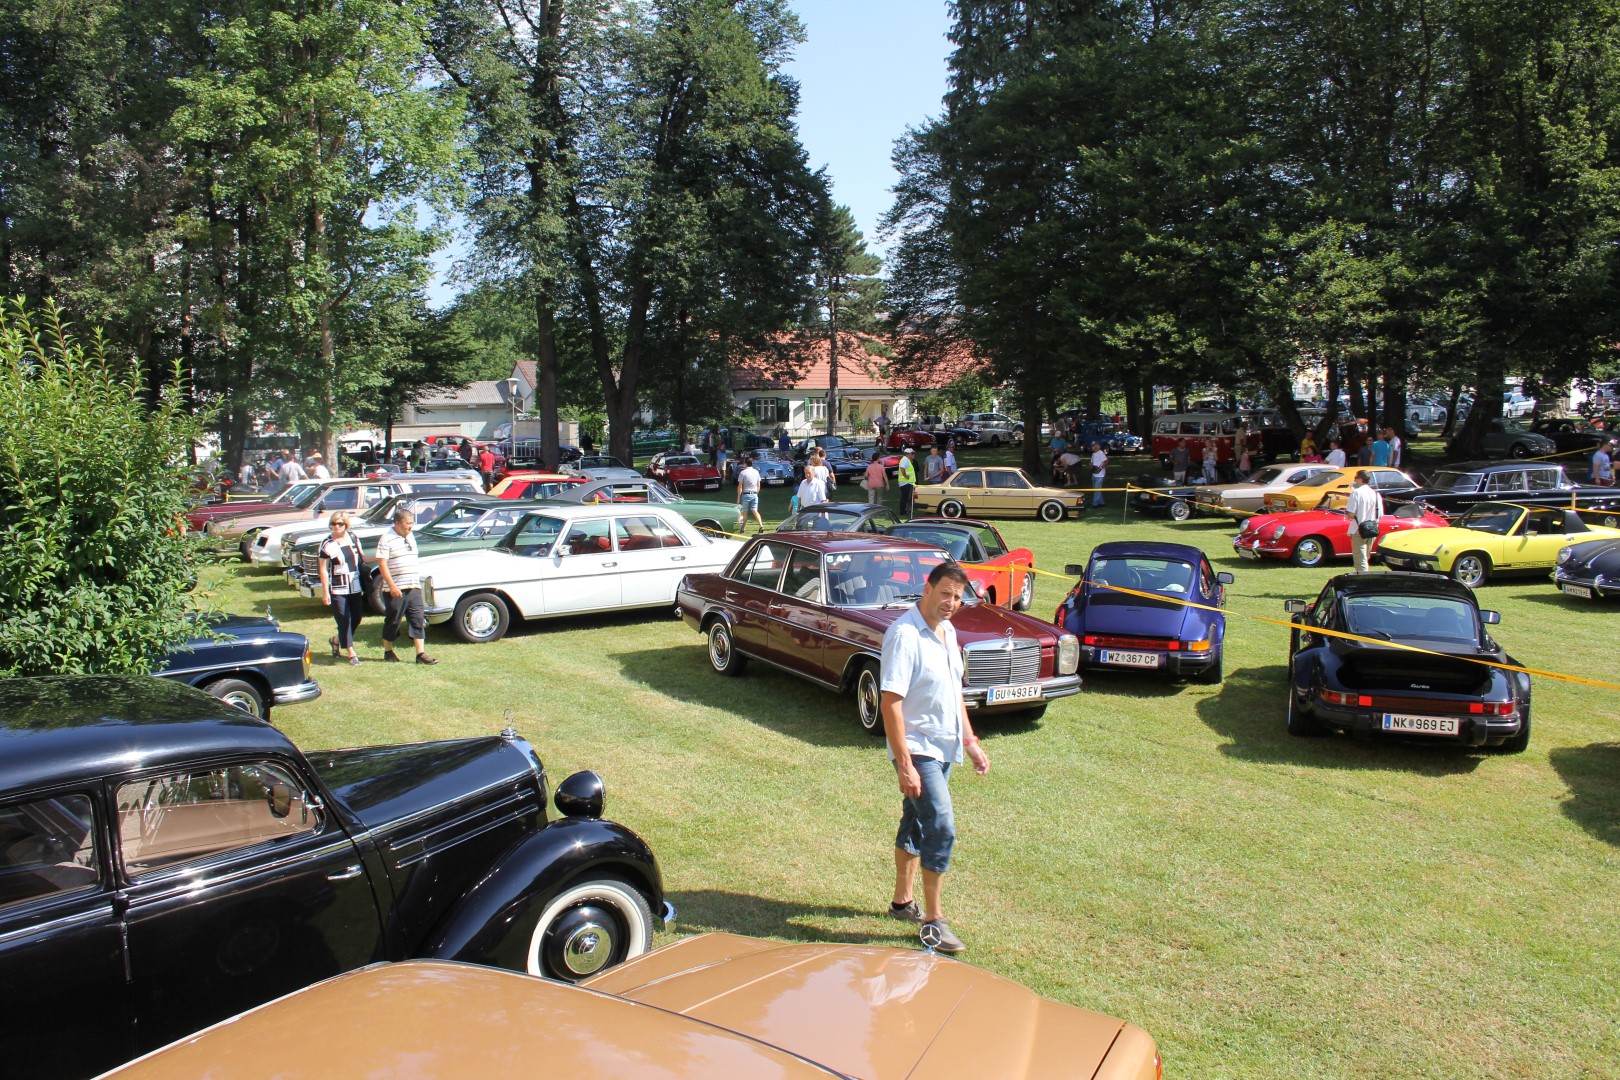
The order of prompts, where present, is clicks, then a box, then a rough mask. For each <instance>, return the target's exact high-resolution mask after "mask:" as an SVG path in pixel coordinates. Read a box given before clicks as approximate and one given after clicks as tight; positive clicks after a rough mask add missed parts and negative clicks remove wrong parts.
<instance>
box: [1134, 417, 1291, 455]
mask: <svg viewBox="0 0 1620 1080" xmlns="http://www.w3.org/2000/svg"><path fill="white" fill-rule="evenodd" d="M1239 425H1242V426H1243V427H1244V428H1245V429H1247V431H1248V433H1249V437H1248V444H1249V455H1250V459H1251V462H1252V464H1254V465H1256V466H1258V465H1260V464H1263V463H1265V462H1269V461H1276V460H1278V459H1280V458H1288V459H1290V460H1293V461H1298V460H1299V440H1298V439H1297V438H1295V437H1294V433H1293V431H1292V430H1290V429H1289V427H1288V425H1287V424H1286V423H1285V422H1284V421H1283V418H1282V417H1281V416H1279V415H1278V414H1277V413H1271V412H1264V413H1233V412H1227V413H1207V412H1194V413H1166V414H1165V415H1163V416H1160V417H1159V418H1157V419H1156V420H1154V421H1153V447H1152V452H1153V456H1154V457H1157V458H1158V459H1159V462H1160V463H1161V464H1162V465H1164V466H1165V468H1169V467H1170V451H1172V450H1174V449H1175V447H1176V441H1177V440H1178V439H1186V440H1187V449H1188V451H1189V452H1190V453H1191V454H1192V459H1193V460H1194V461H1201V460H1203V452H1202V451H1201V450H1200V449H1198V445H1195V444H1202V443H1203V442H1204V440H1206V439H1214V440H1215V445H1216V447H1217V448H1218V449H1217V454H1216V458H1215V460H1216V461H1218V462H1220V463H1221V464H1223V465H1224V464H1226V463H1227V462H1229V461H1232V460H1233V458H1235V457H1236V452H1235V451H1234V449H1233V446H1234V442H1235V437H1236V435H1237V431H1238V426H1239Z"/></svg>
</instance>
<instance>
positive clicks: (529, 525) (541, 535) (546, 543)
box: [511, 514, 563, 555]
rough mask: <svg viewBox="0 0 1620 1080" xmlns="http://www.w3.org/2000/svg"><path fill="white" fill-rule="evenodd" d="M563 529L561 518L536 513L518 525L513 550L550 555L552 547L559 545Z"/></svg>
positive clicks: (515, 551)
mask: <svg viewBox="0 0 1620 1080" xmlns="http://www.w3.org/2000/svg"><path fill="white" fill-rule="evenodd" d="M562 529H563V522H562V521H561V520H559V519H557V518H554V517H546V516H544V515H542V514H536V515H535V516H533V517H531V518H528V519H526V520H525V521H524V522H523V524H522V525H520V526H519V527H518V530H517V535H516V536H514V537H513V538H512V541H511V542H512V552H513V554H515V555H550V554H551V550H552V548H554V547H555V546H556V545H557V538H558V537H559V536H560V535H562Z"/></svg>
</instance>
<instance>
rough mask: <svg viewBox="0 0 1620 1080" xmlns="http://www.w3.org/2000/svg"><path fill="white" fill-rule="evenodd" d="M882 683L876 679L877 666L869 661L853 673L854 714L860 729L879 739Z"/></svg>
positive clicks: (881, 720)
mask: <svg viewBox="0 0 1620 1080" xmlns="http://www.w3.org/2000/svg"><path fill="white" fill-rule="evenodd" d="M882 706H883V683H882V681H881V680H880V679H879V677H878V666H877V664H875V663H873V662H872V661H871V660H866V661H863V662H862V663H861V666H860V668H859V669H857V670H856V672H855V712H856V718H857V719H859V720H860V722H861V729H862V730H863V731H865V732H866V733H867V734H868V735H876V736H879V737H880V738H881V737H882V735H883V734H884V732H883V711H882Z"/></svg>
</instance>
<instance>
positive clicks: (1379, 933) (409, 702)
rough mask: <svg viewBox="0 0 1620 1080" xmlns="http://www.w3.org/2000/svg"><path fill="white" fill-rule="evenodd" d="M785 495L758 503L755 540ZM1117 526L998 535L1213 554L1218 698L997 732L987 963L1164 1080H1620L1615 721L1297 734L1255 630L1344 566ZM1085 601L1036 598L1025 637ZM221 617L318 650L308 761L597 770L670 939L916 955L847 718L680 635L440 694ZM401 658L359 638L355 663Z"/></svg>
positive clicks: (982, 924)
mask: <svg viewBox="0 0 1620 1080" xmlns="http://www.w3.org/2000/svg"><path fill="white" fill-rule="evenodd" d="M969 453H971V454H973V460H976V461H981V462H982V461H986V460H991V459H992V458H993V457H994V458H996V459H1002V460H1007V461H1009V462H1010V461H1011V452H1009V451H1002V452H1001V453H1000V454H999V455H992V454H990V453H988V452H987V453H983V454H977V453H974V452H971V451H970V452H969ZM964 456H966V455H964ZM1138 464H1140V465H1142V466H1143V467H1137V466H1138ZM1120 466H1123V467H1120ZM1142 471H1146V469H1145V461H1143V462H1140V463H1139V462H1122V463H1119V464H1118V465H1116V468H1115V469H1114V471H1113V475H1114V477H1115V478H1116V480H1118V479H1123V478H1126V477H1134V476H1135V475H1137V473H1138V472H1142ZM851 494H852V495H856V496H859V495H861V494H863V493H861V492H859V490H858V489H857V490H856V491H854V492H852V493H851ZM730 496H731V492H730V489H728V490H727V492H726V497H727V498H729V497H730ZM786 496H787V493H786V492H784V491H782V490H780V489H777V490H773V491H770V492H768V493H767V495H766V499H765V503H766V511H767V515H766V516H767V519H768V520H771V514H772V513H774V514H775V515H776V516H777V517H780V516H781V514H782V512H783V510H784V509H785V505H786ZM1120 503H1121V496H1120V495H1118V494H1114V495H1111V496H1110V506H1109V508H1108V509H1107V510H1106V511H1104V512H1102V513H1093V514H1090V515H1088V516H1087V517H1086V518H1085V519H1084V520H1083V521H1078V522H1077V521H1069V522H1066V523H1062V524H1052V525H1046V524H1040V523H1036V522H1006V523H1004V524H1003V532H1004V534H1005V535H1006V537H1007V539H1008V540H1009V541H1010V542H1013V543H1017V544H1024V545H1027V546H1028V547H1030V548H1031V549H1033V550H1034V552H1035V553H1036V557H1037V560H1038V565H1040V566H1041V567H1043V568H1046V569H1051V570H1055V571H1060V570H1061V569H1062V567H1063V564H1064V563H1066V562H1079V561H1083V560H1084V558H1085V557H1086V555H1087V554H1088V553H1089V551H1090V549H1091V547H1092V546H1093V545H1094V544H1096V543H1099V542H1101V541H1105V540H1115V539H1126V538H1144V539H1158V540H1171V541H1178V542H1183V543H1193V544H1197V545H1199V546H1201V547H1203V548H1204V549H1205V550H1206V551H1208V552H1209V553H1210V555H1211V556H1212V558H1213V560H1214V561H1215V563H1216V564H1217V567H1218V568H1219V569H1225V570H1230V571H1232V572H1233V573H1234V574H1235V575H1236V578H1237V580H1236V583H1235V584H1234V585H1233V586H1232V587H1231V590H1230V610H1231V613H1232V616H1233V619H1232V622H1231V625H1230V628H1229V632H1228V645H1227V647H1228V650H1229V652H1228V657H1227V660H1226V673H1227V677H1226V682H1225V684H1224V685H1221V686H1194V685H1181V684H1176V683H1169V682H1165V681H1162V680H1160V679H1156V678H1153V677H1143V676H1127V675H1119V676H1112V677H1110V676H1106V675H1097V676H1094V677H1090V678H1088V680H1087V683H1086V689H1085V691H1084V692H1083V693H1082V694H1081V695H1079V696H1077V697H1073V698H1069V699H1065V700H1063V701H1060V702H1056V703H1054V704H1053V705H1052V707H1051V708H1050V710H1049V711H1048V712H1047V714H1046V717H1045V719H1044V720H1042V721H1041V722H1040V723H1038V724H1018V723H1009V722H996V721H993V720H984V721H981V722H980V723H979V725H978V726H979V731H980V734H981V735H982V736H983V737H984V742H985V745H986V747H987V748H988V750H989V752H990V755H991V758H992V770H991V772H990V774H989V775H988V776H987V777H984V778H977V777H974V776H972V775H971V773H970V772H968V771H966V770H964V771H963V772H962V773H960V774H959V776H958V779H957V780H956V783H955V785H954V790H955V794H956V798H957V804H958V824H959V829H960V833H961V836H960V841H959V844H958V848H957V857H956V860H955V862H954V863H953V867H952V872H951V875H950V878H949V884H948V891H947V898H946V899H947V910H948V912H949V913H950V914H951V916H952V918H953V923H954V925H955V927H956V929H957V930H958V931H959V932H960V933H961V935H962V936H963V937H964V938H965V939H966V940H967V942H968V944H969V951H968V953H967V954H966V959H967V960H968V961H969V962H971V963H974V964H977V965H980V966H982V967H985V968H987V969H989V970H991V971H995V972H999V973H1001V974H1004V975H1007V976H1009V977H1011V978H1013V979H1017V980H1019V981H1020V982H1023V983H1025V984H1027V985H1029V986H1030V987H1032V988H1034V989H1035V990H1037V991H1039V992H1040V993H1043V994H1047V995H1050V996H1052V997H1054V998H1057V999H1059V1000H1061V1001H1065V1002H1069V1003H1072V1004H1075V1005H1082V1006H1085V1007H1088V1008H1093V1009H1097V1010H1100V1011H1103V1012H1108V1013H1112V1014H1115V1015H1118V1016H1123V1017H1126V1018H1128V1019H1130V1020H1132V1021H1134V1022H1136V1023H1138V1024H1141V1025H1142V1026H1143V1027H1145V1028H1146V1029H1147V1030H1148V1031H1149V1032H1151V1033H1152V1034H1153V1035H1154V1036H1155V1037H1156V1038H1157V1039H1158V1040H1159V1043H1160V1045H1161V1047H1162V1049H1163V1051H1164V1053H1165V1056H1166V1064H1167V1071H1168V1073H1170V1074H1172V1075H1176V1076H1190V1077H1242V1078H1251V1077H1271V1076H1278V1077H1281V1076H1301V1075H1303V1076H1312V1077H1368V1076H1400V1077H1406V1076H1433V1077H1463V1076H1492V1077H1497V1076H1501V1077H1509V1076H1523V1077H1531V1076H1537V1077H1539V1076H1553V1075H1559V1076H1571V1075H1574V1076H1620V1027H1617V1019H1616V1017H1617V1015H1620V974H1617V972H1620V963H1617V961H1620V919H1617V918H1616V903H1615V898H1616V895H1617V893H1620V852H1617V845H1620V723H1617V721H1616V713H1617V712H1620V709H1617V708H1616V706H1617V704H1620V700H1617V696H1616V693H1615V692H1612V691H1607V690H1602V689H1596V688H1589V687H1582V686H1579V685H1575V684H1568V683H1559V682H1554V681H1551V680H1546V679H1539V680H1537V681H1536V687H1535V695H1536V714H1535V715H1536V728H1535V733H1534V737H1533V739H1532V742H1531V745H1530V749H1529V751H1528V752H1526V753H1525V754H1523V755H1520V756H1497V755H1491V754H1484V753H1466V752H1459V751H1457V750H1455V749H1452V748H1448V747H1445V746H1412V745H1378V744H1368V743H1358V742H1353V741H1349V740H1346V739H1342V738H1334V739H1322V740H1298V739H1292V738H1289V737H1288V736H1287V735H1286V734H1284V732H1283V677H1284V670H1285V663H1286V650H1287V631H1286V630H1284V629H1283V628H1281V627H1278V626H1273V625H1268V624H1265V623H1261V622H1258V621H1253V620H1249V619H1246V618H1243V616H1248V615H1260V616H1267V617H1281V616H1282V601H1283V600H1285V599H1287V598H1290V597H1300V598H1305V597H1309V596H1313V595H1314V594H1315V593H1316V592H1317V591H1318V589H1319V588H1320V587H1321V583H1322V582H1323V580H1324V579H1325V578H1326V577H1327V576H1328V575H1329V573H1332V572H1338V571H1337V569H1335V570H1333V571H1323V570H1318V571H1307V570H1299V569H1294V568H1292V567H1288V566H1283V565H1272V564H1269V563H1268V564H1265V565H1258V566H1257V565H1254V564H1251V563H1247V562H1241V561H1239V560H1238V559H1237V558H1236V557H1235V556H1234V555H1233V554H1232V550H1231V545H1230V536H1231V534H1232V533H1233V531H1234V526H1233V525H1232V524H1231V523H1228V522H1212V521H1209V520H1207V519H1194V520H1193V521H1191V522H1188V523H1186V524H1184V525H1180V526H1175V525H1171V524H1170V523H1168V522H1166V521H1163V520H1158V519H1141V518H1137V517H1135V516H1134V515H1130V516H1125V520H1123V521H1122V516H1124V515H1122V513H1121V510H1120ZM1343 568H1344V569H1348V565H1346V566H1345V567H1343ZM1067 588H1068V585H1067V583H1066V582H1064V581H1060V580H1057V579H1054V578H1042V579H1041V584H1040V587H1039V589H1038V591H1037V593H1036V602H1035V608H1034V614H1037V615H1040V616H1042V617H1048V618H1049V617H1050V614H1051V612H1052V610H1053V608H1054V607H1055V606H1056V605H1057V603H1058V602H1059V600H1060V599H1061V598H1062V596H1063V594H1064V593H1065V592H1066V590H1067ZM214 595H215V598H216V599H217V600H218V601H219V602H220V603H221V604H222V606H223V607H224V608H226V609H228V610H233V611H247V610H251V611H258V612H262V611H263V610H264V609H265V607H266V605H267V604H268V605H271V606H272V607H273V609H274V612H275V614H276V615H277V616H278V617H280V618H281V619H282V620H283V622H284V623H285V624H286V625H287V626H288V627H290V628H292V629H296V630H301V631H303V632H305V633H307V634H308V635H309V636H310V638H311V640H312V641H313V642H315V643H316V644H317V647H316V655H317V672H316V674H317V677H318V678H319V679H320V680H321V683H322V686H323V688H324V690H325V693H324V695H323V696H322V697H321V699H320V700H318V701H316V702H313V703H310V704H306V705H298V706H292V707H288V708H285V709H281V710H278V711H277V713H276V716H275V720H276V722H277V724H278V725H279V726H280V727H282V728H283V729H285V730H286V731H287V732H288V733H289V734H291V735H292V737H293V738H294V739H295V740H297V741H298V742H299V743H300V744H301V745H303V746H305V747H307V748H311V749H314V748H323V747H335V746H345V745H355V744H363V743H375V742H391V741H406V740H414V739H431V738H443V737H447V736H460V735H474V734H482V733H490V732H494V731H496V730H498V729H499V728H500V727H501V726H502V725H503V723H504V722H505V721H506V717H507V714H508V713H510V714H511V718H512V722H513V723H514V724H515V726H516V727H517V728H518V729H519V730H520V731H521V732H522V733H523V734H524V735H525V736H527V737H528V738H529V739H530V740H531V741H532V742H533V743H534V744H535V746H536V747H537V748H538V749H539V751H540V753H541V755H542V756H543V757H544V758H545V760H546V763H547V766H548V769H549V770H550V772H551V775H552V778H553V780H554V781H555V780H557V779H560V778H561V777H562V776H564V775H566V774H567V773H569V772H571V771H573V770H575V769H581V768H593V769H597V770H599V771H601V772H602V774H603V775H604V776H605V777H606V778H607V782H608V790H609V797H608V813H609V816H611V817H614V818H615V819H617V820H619V821H622V822H624V823H625V824H628V825H630V826H631V827H633V828H635V829H636V830H638V831H639V832H640V833H641V834H642V835H644V836H645V837H646V838H647V839H648V841H649V842H650V843H651V844H652V845H653V847H654V849H655V850H656V852H657V853H658V857H659V859H660V861H661V863H662V865H663V869H664V875H665V880H666V884H667V886H668V888H669V890H670V893H671V899H672V900H673V901H674V903H675V904H676V905H677V907H678V908H679V911H680V918H679V925H678V927H677V929H676V931H675V933H677V934H685V933H693V932H696V931H701V930H727V931H735V932H740V933H746V934H756V935H762V936H766V937H776V938H784V939H790V940H814V941H845V942H857V943H875V944H891V945H911V944H914V939H913V938H911V937H910V936H909V935H908V934H907V931H906V928H905V927H903V926H902V925H901V924H899V923H895V922H892V921H890V920H888V919H887V918H880V917H879V916H878V915H877V914H876V913H878V912H880V911H882V910H883V909H884V907H885V905H886V904H887V901H888V899H889V888H890V882H891V875H892V862H891V854H890V852H891V842H892V838H893V832H894V826H895V821H896V818H897V814H898V796H897V792H896V785H895V780H894V775H893V772H892V770H891V769H890V766H889V765H888V763H887V759H886V757H885V754H884V752H883V748H882V744H881V742H880V741H879V740H875V739H872V738H870V737H868V736H867V735H865V734H863V733H862V732H861V731H860V729H859V727H858V726H857V724H856V721H855V709H854V703H853V701H852V700H850V699H849V698H846V697H836V696H834V695H832V694H829V693H826V692H824V691H822V690H820V689H818V688H815V687H812V686H810V685H809V684H807V683H804V682H801V681H799V680H797V679H795V678H792V677H791V676H788V675H785V674H781V673H777V672H773V671H770V670H767V669H764V668H763V667H762V666H761V665H758V664H756V665H754V666H753V667H752V668H751V669H750V671H749V672H748V674H747V675H746V676H745V677H743V678H740V679H722V678H720V677H719V676H716V675H714V674H713V673H711V672H710V671H709V668H708V664H707V659H706V655H705V652H704V648H703V643H702V639H701V638H700V637H699V636H698V635H697V634H695V633H693V632H691V631H690V630H688V629H687V628H686V627H685V626H684V625H683V624H681V623H680V622H678V621H676V620H674V619H673V618H671V617H670V616H669V615H668V614H667V613H665V612H662V611H659V612H648V613H645V614H642V615H629V616H622V617H612V618H594V619H573V620H567V621H559V622H553V623H540V624H532V625H529V626H527V627H522V628H519V629H517V630H515V631H514V632H513V633H512V634H511V635H510V636H509V637H508V638H507V639H505V640H503V641H501V642H498V643H496V644H494V645H490V646H483V647H477V646H468V645H459V644H454V643H452V642H451V640H450V638H449V635H448V633H447V632H445V631H442V630H438V629H434V630H431V631H430V634H429V645H430V648H431V650H432V651H433V652H434V653H435V654H436V655H438V656H439V657H440V658H441V659H442V660H443V663H441V664H440V665H439V666H437V667H434V668H422V667H418V666H416V665H413V664H403V665H397V666H396V665H388V666H384V665H382V664H379V663H365V664H362V665H361V666H360V667H358V668H350V667H348V666H347V665H343V666H338V665H336V664H334V663H333V662H332V661H330V660H328V659H325V658H323V657H322V655H321V654H323V653H324V652H325V651H326V650H325V649H324V642H325V641H326V639H327V637H328V636H329V634H330V633H331V623H330V620H329V619H328V618H327V617H326V615H325V609H323V608H321V607H320V606H319V604H317V603H315V602H312V601H307V600H303V599H302V598H300V597H298V596H297V594H296V593H293V592H292V591H291V590H289V589H288V588H287V587H286V586H285V585H284V584H283V583H282V581H281V579H280V578H279V577H278V576H270V575H268V574H265V573H263V572H250V571H246V570H239V571H236V572H234V573H233V574H231V575H230V576H229V577H227V578H226V579H225V580H224V581H223V582H221V583H220V585H219V586H218V588H217V590H216V591H215V594H214ZM1481 598H1482V601H1483V603H1484V605H1485V606H1488V607H1492V608H1496V609H1498V610H1500V611H1501V612H1502V616H1503V618H1502V625H1501V626H1500V627H1498V628H1497V630H1498V636H1499V638H1500V639H1501V640H1502V641H1504V642H1505V643H1507V644H1508V646H1509V648H1510V650H1511V651H1512V652H1513V653H1514V654H1515V655H1516V656H1518V658H1519V659H1520V660H1521V661H1522V662H1524V663H1525V664H1527V665H1529V666H1531V667H1537V668H1545V669H1549V670H1554V671H1561V672H1568V673H1571V674H1576V675H1586V676H1590V677H1595V678H1601V679H1610V678H1613V677H1614V671H1615V665H1614V663H1613V660H1612V657H1613V655H1614V651H1615V631H1616V628H1617V627H1620V622H1617V615H1620V612H1617V611H1616V609H1615V608H1614V607H1613V606H1600V605H1597V604H1590V603H1574V602H1571V601H1568V600H1566V599H1564V598H1562V597H1560V596H1559V595H1557V594H1555V593H1554V592H1553V590H1552V588H1551V586H1550V585H1549V584H1548V583H1547V582H1546V581H1545V580H1544V579H1521V580H1519V581H1515V582H1509V583H1505V584H1491V585H1488V586H1486V587H1485V588H1484V589H1483V590H1482V595H1481ZM379 629H380V621H379V620H377V619H368V621H367V623H366V624H365V625H364V626H363V627H362V631H361V633H362V639H363V645H362V655H365V656H366V657H367V658H368V659H372V658H375V657H376V656H377V655H378V653H377V646H376V641H377V635H378V631H379Z"/></svg>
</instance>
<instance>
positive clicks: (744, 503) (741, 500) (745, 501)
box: [737, 491, 759, 514]
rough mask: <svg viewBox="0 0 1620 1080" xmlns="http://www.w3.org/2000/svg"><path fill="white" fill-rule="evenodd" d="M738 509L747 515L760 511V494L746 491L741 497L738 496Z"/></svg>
mask: <svg viewBox="0 0 1620 1080" xmlns="http://www.w3.org/2000/svg"><path fill="white" fill-rule="evenodd" d="M737 509H739V510H741V511H742V512H743V513H745V514H746V513H749V512H750V511H754V510H758V509H759V492H757V491H745V492H743V493H742V494H741V495H739V496H737Z"/></svg>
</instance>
